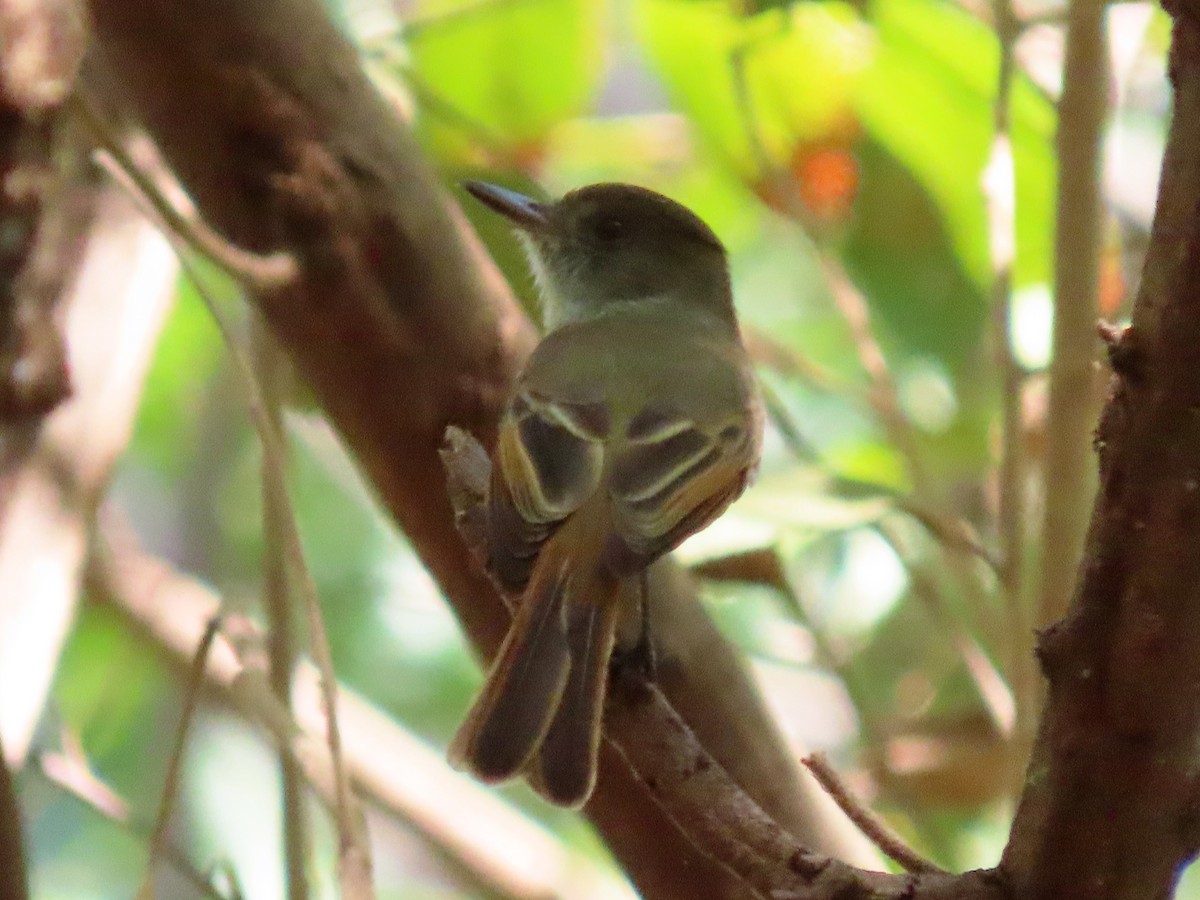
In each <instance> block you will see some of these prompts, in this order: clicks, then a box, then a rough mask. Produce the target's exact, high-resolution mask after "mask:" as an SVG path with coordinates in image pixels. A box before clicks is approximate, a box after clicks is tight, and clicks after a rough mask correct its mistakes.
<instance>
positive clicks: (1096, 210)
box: [1027, 0, 1109, 725]
mask: <svg viewBox="0 0 1200 900" xmlns="http://www.w3.org/2000/svg"><path fill="white" fill-rule="evenodd" d="M1106 34H1107V31H1106V29H1105V26H1104V5H1103V4H1102V3H1099V2H1097V0H1071V2H1070V4H1069V6H1068V11H1067V47H1066V62H1065V63H1064V66H1063V93H1062V99H1061V100H1060V101H1059V104H1058V117H1059V118H1058V209H1057V214H1056V223H1055V242H1054V336H1053V347H1052V349H1053V356H1052V358H1051V363H1050V400H1049V407H1048V409H1047V412H1046V466H1045V480H1044V485H1045V495H1046V503H1045V511H1044V515H1043V519H1042V534H1041V543H1042V564H1041V583H1040V586H1039V589H1038V607H1037V611H1036V621H1035V623H1034V624H1035V625H1038V626H1046V625H1049V624H1050V623H1051V622H1053V621H1055V620H1056V619H1058V618H1059V617H1060V616H1061V615H1062V614H1063V613H1064V612H1065V611H1066V608H1067V603H1068V601H1069V599H1070V597H1071V590H1072V588H1073V586H1074V584H1075V578H1076V573H1077V572H1078V567H1079V559H1080V555H1081V552H1082V547H1083V536H1084V531H1085V529H1086V524H1085V523H1086V522H1087V510H1088V498H1089V497H1091V496H1092V492H1093V486H1094V484H1095V477H1094V474H1093V471H1094V470H1093V469H1092V466H1091V465H1090V464H1089V463H1090V460H1089V458H1088V444H1089V442H1088V435H1089V434H1090V433H1091V430H1092V427H1093V423H1094V422H1095V416H1096V405H1097V396H1096V394H1097V392H1096V372H1095V365H1096V337H1095V334H1096V332H1095V326H1096V319H1097V317H1098V316H1099V314H1100V313H1099V302H1100V301H1099V283H1100V243H1101V226H1102V224H1103V216H1102V209H1101V196H1100V191H1101V178H1100V176H1101V172H1100V164H1101V149H1102V143H1103V129H1104V121H1105V113H1106V110H1107V105H1108V91H1109V76H1108V69H1109V67H1108V41H1107V38H1106ZM1027 721H1028V722H1030V724H1031V725H1032V720H1031V719H1027Z"/></svg>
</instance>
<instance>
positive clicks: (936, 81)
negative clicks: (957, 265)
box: [856, 0, 1054, 286]
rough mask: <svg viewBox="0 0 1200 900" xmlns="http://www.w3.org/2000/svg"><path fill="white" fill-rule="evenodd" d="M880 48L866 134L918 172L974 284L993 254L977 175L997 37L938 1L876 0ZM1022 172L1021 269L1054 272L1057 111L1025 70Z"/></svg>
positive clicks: (982, 281) (1015, 106)
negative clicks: (1051, 270) (1052, 262)
mask: <svg viewBox="0 0 1200 900" xmlns="http://www.w3.org/2000/svg"><path fill="white" fill-rule="evenodd" d="M871 10H872V21H873V22H874V25H875V35H876V43H875V53H874V56H873V58H872V63H871V65H870V66H869V67H868V68H867V70H866V72H865V73H864V74H863V77H862V78H861V81H860V85H859V92H858V97H857V103H856V110H857V112H858V114H859V116H860V119H861V122H862V125H863V127H864V128H865V129H866V131H867V133H868V134H869V135H870V137H871V138H872V139H873V140H874V141H876V142H878V143H879V144H880V145H881V146H882V147H884V148H886V152H887V153H888V154H890V155H891V156H893V157H894V158H895V159H897V160H898V161H899V162H900V163H901V164H903V166H904V167H906V168H907V169H908V170H909V171H911V172H912V173H913V175H914V176H915V177H916V179H917V181H918V182H919V183H920V185H921V187H922V188H923V189H924V190H925V191H927V192H928V193H929V194H930V196H931V197H933V198H934V201H935V203H936V205H937V209H938V211H939V213H940V215H941V216H942V218H943V219H944V222H945V227H946V230H947V233H948V235H949V237H950V240H951V242H952V244H953V246H954V248H955V252H956V254H957V255H958V257H959V259H960V261H961V264H962V266H963V268H964V270H965V272H966V273H967V275H968V277H970V278H971V279H972V280H973V281H974V282H975V283H976V284H979V285H981V286H982V285H986V284H987V283H988V281H989V278H990V275H989V272H990V263H989V260H988V252H987V232H986V221H985V208H984V203H983V195H982V188H981V179H982V173H983V169H984V166H985V164H986V161H987V157H988V152H989V149H990V147H991V142H992V138H993V136H994V125H993V115H994V113H993V104H994V97H995V93H996V79H997V75H998V71H997V70H998V66H999V46H998V44H997V41H996V38H995V36H994V35H993V34H992V32H991V31H990V30H989V29H988V28H987V27H986V26H985V25H984V24H983V23H981V22H980V21H978V20H977V19H974V18H972V17H971V16H970V15H968V14H967V13H965V12H963V11H962V10H960V9H959V8H957V7H955V6H952V5H949V4H945V3H940V2H936V0H876V2H875V3H874V4H873V5H872V7H871ZM1012 123H1013V124H1012V132H1013V152H1014V157H1015V165H1016V177H1017V185H1016V189H1017V235H1018V244H1017V246H1018V254H1017V270H1016V274H1017V278H1018V281H1021V282H1031V281H1040V280H1045V279H1046V278H1047V277H1048V276H1049V273H1050V247H1051V237H1050V230H1049V223H1050V222H1051V221H1052V220H1053V188H1054V156H1053V144H1052V141H1053V134H1054V113H1053V109H1052V108H1051V106H1050V104H1049V102H1048V101H1047V100H1046V99H1045V98H1043V97H1042V96H1040V95H1039V94H1038V93H1037V92H1036V91H1035V90H1034V89H1033V87H1032V86H1031V85H1030V84H1029V82H1028V81H1027V80H1026V79H1024V78H1020V77H1019V78H1017V79H1016V80H1015V82H1014V85H1013V97H1012Z"/></svg>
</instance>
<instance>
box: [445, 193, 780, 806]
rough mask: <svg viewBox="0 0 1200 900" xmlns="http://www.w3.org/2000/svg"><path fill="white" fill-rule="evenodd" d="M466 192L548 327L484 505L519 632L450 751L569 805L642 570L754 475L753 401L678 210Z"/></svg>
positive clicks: (709, 269)
mask: <svg viewBox="0 0 1200 900" xmlns="http://www.w3.org/2000/svg"><path fill="white" fill-rule="evenodd" d="M464 188H465V189H466V190H467V191H468V192H469V193H470V194H471V195H473V196H474V197H475V198H477V199H478V200H479V201H481V202H482V203H483V204H484V205H485V206H487V207H489V208H490V209H491V210H493V211H495V212H497V213H499V214H500V215H502V216H504V217H505V218H507V219H508V220H509V222H510V223H511V224H512V226H513V227H514V228H515V230H516V232H517V235H518V237H519V238H520V240H521V242H522V243H523V245H524V248H525V250H526V255H527V256H528V259H529V264H530V268H531V269H532V273H533V276H534V280H535V283H536V286H537V288H538V292H539V294H540V296H541V301H542V311H543V319H544V325H545V333H544V337H543V338H542V340H541V341H540V343H539V344H538V345H537V346H536V347H535V349H534V350H533V352H532V354H531V355H530V357H529V359H528V361H527V363H526V364H525V366H524V368H523V370H522V371H521V372H520V374H519V375H518V377H517V378H516V381H515V386H514V388H513V390H512V392H511V395H510V398H509V400H508V402H507V406H506V409H505V412H504V414H503V416H502V418H501V421H500V426H499V430H498V437H497V439H496V444H495V448H494V450H493V453H492V457H493V465H492V471H491V476H490V482H489V485H488V491H487V497H486V501H485V504H486V506H485V510H486V526H485V529H484V533H485V537H484V543H485V548H484V550H485V553H486V565H487V568H488V570H489V572H490V574H491V575H492V577H493V578H494V579H495V580H496V581H497V582H498V584H499V585H500V587H501V588H502V589H503V590H504V591H505V593H506V594H508V595H509V596H513V597H515V598H516V600H515V603H514V613H513V621H512V624H511V626H510V628H509V631H508V633H507V636H506V638H505V640H504V641H503V643H502V645H501V647H500V650H499V652H498V653H497V655H496V657H495V659H494V661H493V664H492V666H491V669H490V671H489V673H488V675H487V677H486V680H485V682H484V686H483V688H482V690H481V691H480V693H479V695H478V696H477V698H476V700H475V702H474V704H473V705H472V707H471V709H470V711H469V712H468V714H467V716H466V718H465V720H464V722H463V724H462V726H461V727H460V728H459V730H458V732H457V734H456V735H455V737H454V739H453V741H452V743H451V746H450V754H449V755H450V759H451V762H452V763H453V764H455V765H456V766H457V767H458V768H460V769H464V770H466V771H469V772H470V773H472V774H473V775H475V776H476V777H477V778H478V779H480V780H481V781H484V782H487V783H497V782H502V781H506V780H508V779H511V778H514V777H517V776H519V775H522V774H524V775H527V776H528V778H529V780H530V783H531V784H532V785H533V786H534V787H535V789H536V790H538V791H539V793H541V794H542V795H543V796H544V797H545V798H546V799H547V800H549V801H550V802H552V803H555V804H557V805H560V806H565V807H572V808H578V807H579V806H581V805H583V804H584V803H585V802H586V801H587V799H588V798H589V796H590V795H591V793H592V790H593V788H594V786H595V782H596V775H597V765H598V762H597V761H598V753H599V744H600V738H601V725H602V714H603V707H604V700H605V695H606V691H607V683H608V673H609V668H610V662H611V660H612V658H613V651H614V645H615V643H616V634H617V631H618V627H619V623H620V622H621V621H622V616H623V615H625V614H627V613H628V610H629V608H630V605H631V604H633V605H637V604H638V603H639V601H640V606H641V614H642V616H643V623H645V621H646V619H645V617H646V616H647V615H648V611H647V606H646V604H647V603H648V600H647V598H646V596H645V590H646V585H645V572H646V569H647V567H648V566H650V565H651V564H652V563H653V562H654V561H655V560H657V559H658V558H659V557H661V556H663V555H664V554H666V553H668V552H669V551H671V550H673V549H674V548H675V547H677V546H678V545H679V544H680V543H681V542H682V541H683V540H685V539H686V538H687V537H689V536H690V535H692V534H695V533H696V532H698V531H700V530H702V529H703V528H705V527H707V526H708V525H709V524H710V523H711V522H713V521H714V520H715V519H716V518H717V517H718V516H720V515H721V513H722V512H724V510H725V509H726V508H727V507H728V506H729V504H730V503H732V502H733V501H734V500H735V499H736V498H737V497H738V496H739V495H740V494H742V492H743V491H744V490H745V488H746V487H747V485H748V484H749V483H750V481H751V480H752V478H753V477H754V475H755V473H756V471H757V468H758V463H759V456H760V452H761V446H762V431H763V419H764V415H763V406H762V400H761V396H760V392H759V388H758V386H757V382H756V380H755V376H754V372H753V369H752V366H751V363H750V360H749V357H748V356H747V353H746V350H745V347H744V345H743V342H742V339H741V333H740V330H739V327H738V322H737V318H736V315H735V311H734V304H733V292H732V286H731V280H730V274H729V265H728V259H727V254H726V251H725V248H724V246H723V245H722V243H721V241H720V240H719V239H718V238H717V236H716V234H715V233H714V232H713V231H712V229H711V228H710V227H709V226H708V225H707V224H705V223H704V221H703V220H701V219H700V218H699V217H698V216H697V215H696V214H695V213H693V212H692V211H691V210H689V209H688V208H687V207H685V206H683V205H681V204H679V203H676V202H675V201H673V200H671V199H669V198H667V197H665V196H663V195H662V194H659V193H656V192H654V191H652V190H649V189H647V188H643V187H638V186H635V185H630V184H620V183H601V184H592V185H588V186H585V187H581V188H578V189H576V190H573V191H570V192H569V193H567V194H565V195H563V196H562V197H561V198H560V199H558V200H556V201H552V202H539V201H537V200H535V199H533V198H530V197H528V196H525V195H523V194H519V193H517V192H514V191H511V190H508V189H506V188H503V187H500V186H497V185H494V184H488V183H485V182H479V181H471V182H466V183H465V184H464ZM639 589H640V592H641V593H640V595H639ZM639 643H640V642H639ZM642 649H643V650H645V649H646V648H644V647H643V648H642Z"/></svg>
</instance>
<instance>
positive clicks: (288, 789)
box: [251, 318, 309, 900]
mask: <svg viewBox="0 0 1200 900" xmlns="http://www.w3.org/2000/svg"><path fill="white" fill-rule="evenodd" d="M251 344H252V350H253V351H254V362H255V366H256V369H257V375H258V379H259V384H260V385H261V386H262V391H263V402H264V404H265V410H264V413H265V416H266V419H267V420H268V421H269V422H270V425H271V428H272V430H273V431H274V433H275V434H276V435H278V436H279V438H280V442H279V443H280V451H281V454H282V459H279V460H272V459H269V458H268V457H267V455H266V454H265V453H264V454H263V457H262V467H263V471H262V476H261V490H262V526H263V559H262V567H263V585H262V592H263V609H264V610H265V612H266V616H267V655H268V657H269V677H270V680H271V689H272V690H273V691H274V692H275V696H276V697H278V698H279V702H280V703H282V704H283V705H284V706H287V707H288V708H289V709H290V708H291V689H292V670H293V669H294V668H295V664H296V636H295V625H294V622H293V615H292V605H291V602H290V600H291V592H290V591H289V590H288V577H287V560H286V558H285V554H284V550H283V546H282V540H281V537H280V535H281V534H282V532H283V530H284V529H285V528H286V526H285V525H283V524H282V523H281V518H282V517H283V516H286V515H287V511H286V500H284V499H282V498H280V496H279V494H278V493H277V492H276V490H275V489H274V486H275V485H276V483H278V482H279V481H280V480H282V479H285V478H286V477H287V472H286V470H285V471H284V472H283V473H281V478H278V479H277V478H272V477H271V476H270V475H269V474H268V473H267V472H266V468H267V467H268V466H273V465H276V464H280V465H283V466H286V465H287V464H288V453H287V444H286V442H285V441H284V440H283V413H282V400H281V397H280V393H281V388H280V385H279V381H280V369H281V366H282V365H284V361H283V360H282V359H281V357H280V355H279V351H278V348H277V347H276V346H275V344H274V341H273V339H272V338H271V336H270V334H269V333H268V332H267V331H266V329H265V328H264V327H263V325H262V322H261V321H260V320H259V319H257V318H255V319H253V320H252V324H251ZM278 754H279V770H280V776H281V780H282V783H283V846H284V862H285V866H286V868H287V882H286V883H287V892H288V900H307V897H308V895H309V891H308V871H307V864H308V855H309V830H308V816H307V813H306V809H305V799H306V798H305V794H304V790H303V775H302V774H301V772H300V767H299V765H298V764H297V762H296V760H295V758H294V757H293V756H292V753H291V750H290V748H288V747H286V746H279V747H278Z"/></svg>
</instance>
